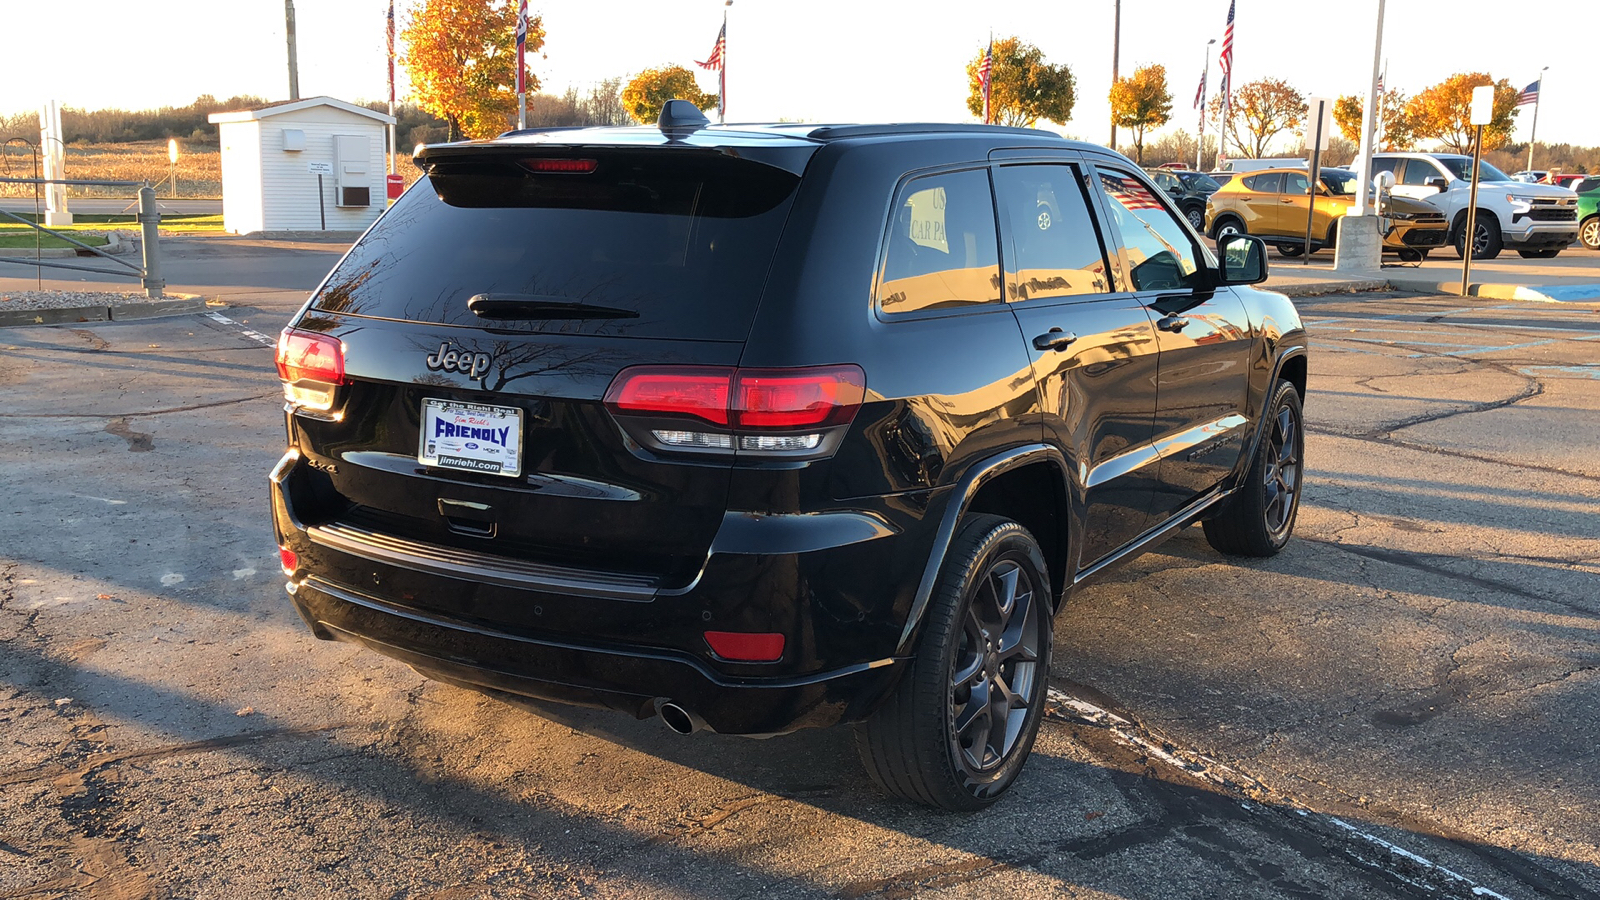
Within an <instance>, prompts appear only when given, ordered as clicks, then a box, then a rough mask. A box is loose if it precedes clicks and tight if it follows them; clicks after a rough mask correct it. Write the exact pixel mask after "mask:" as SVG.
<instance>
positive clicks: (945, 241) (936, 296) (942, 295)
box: [878, 169, 1000, 314]
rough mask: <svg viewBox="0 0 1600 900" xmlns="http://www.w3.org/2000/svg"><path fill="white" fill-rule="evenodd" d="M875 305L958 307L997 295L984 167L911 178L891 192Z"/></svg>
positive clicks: (901, 309)
mask: <svg viewBox="0 0 1600 900" xmlns="http://www.w3.org/2000/svg"><path fill="white" fill-rule="evenodd" d="M893 209H894V213H893V215H894V218H893V219H892V220H891V221H890V223H889V241H888V250H887V252H886V253H885V255H884V265H883V279H882V281H881V282H880V284H879V286H878V307H879V308H880V309H881V310H883V312H885V313H888V314H895V313H923V312H961V311H964V310H968V309H972V308H975V307H979V306H982V305H983V304H986V303H998V302H999V301H1000V251H999V245H998V239H997V238H996V236H995V216H994V197H993V196H992V195H991V193H990V191H989V173H988V171H987V170H985V169H968V170H966V171H961V172H943V173H940V174H937V175H928V176H924V177H922V178H914V179H912V180H911V181H908V182H906V184H905V185H904V186H903V187H902V188H901V189H900V193H899V196H898V197H897V198H896V199H895V204H894V207H893Z"/></svg>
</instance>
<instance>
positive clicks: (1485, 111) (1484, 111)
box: [1461, 84, 1494, 297]
mask: <svg viewBox="0 0 1600 900" xmlns="http://www.w3.org/2000/svg"><path fill="white" fill-rule="evenodd" d="M1471 113H1472V114H1471V116H1470V118H1469V120H1468V121H1469V122H1470V124H1471V125H1472V126H1473V127H1474V128H1475V129H1477V135H1476V136H1475V137H1474V138H1473V141H1472V193H1471V194H1469V195H1468V197H1467V233H1466V234H1464V235H1462V247H1461V296H1463V297H1465V296H1467V291H1468V290H1469V289H1471V287H1472V283H1471V282H1472V257H1473V254H1475V253H1476V252H1477V250H1478V166H1479V165H1480V162H1479V160H1481V159H1482V158H1483V126H1485V125H1487V124H1489V123H1490V122H1492V121H1494V85H1492V84H1485V85H1480V86H1478V87H1475V88H1473V89H1472V110H1471Z"/></svg>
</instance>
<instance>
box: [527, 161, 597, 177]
mask: <svg viewBox="0 0 1600 900" xmlns="http://www.w3.org/2000/svg"><path fill="white" fill-rule="evenodd" d="M522 165H523V166H525V167H527V168H528V169H530V170H532V171H534V172H564V173H567V174H571V175H582V174H585V173H588V172H593V171H594V169H595V166H596V161H595V160H592V159H525V160H523V161H522Z"/></svg>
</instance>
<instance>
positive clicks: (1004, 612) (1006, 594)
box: [994, 565, 1022, 634]
mask: <svg viewBox="0 0 1600 900" xmlns="http://www.w3.org/2000/svg"><path fill="white" fill-rule="evenodd" d="M1021 578H1022V568H1021V567H1020V566H1016V565H1012V566H1011V567H1010V568H1008V569H1006V571H1004V572H999V573H996V575H995V577H994V580H995V581H996V582H998V583H997V584H996V585H995V590H994V594H995V598H996V600H997V601H998V603H996V605H995V611H996V612H998V613H999V614H1000V620H999V622H1000V629H999V630H1000V632H1001V633H1002V634H1003V633H1005V631H1006V630H1007V626H1008V625H1010V624H1011V613H1012V612H1013V611H1014V610H1015V609H1016V607H1017V582H1018V581H1019V580H1020V579H1021Z"/></svg>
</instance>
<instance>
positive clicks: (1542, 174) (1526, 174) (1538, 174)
mask: <svg viewBox="0 0 1600 900" xmlns="http://www.w3.org/2000/svg"><path fill="white" fill-rule="evenodd" d="M1549 175H1550V173H1549V172H1547V171H1545V170H1544V169H1523V170H1522V171H1521V172H1518V173H1517V174H1515V175H1512V176H1511V180H1512V181H1521V182H1523V183H1525V184H1537V183H1538V182H1541V181H1543V180H1545V178H1547V177H1549Z"/></svg>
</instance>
